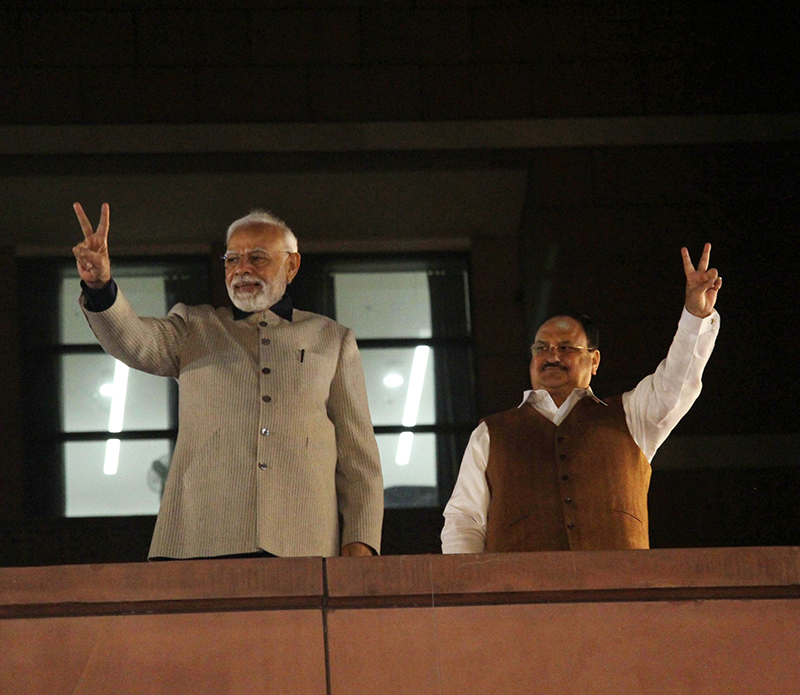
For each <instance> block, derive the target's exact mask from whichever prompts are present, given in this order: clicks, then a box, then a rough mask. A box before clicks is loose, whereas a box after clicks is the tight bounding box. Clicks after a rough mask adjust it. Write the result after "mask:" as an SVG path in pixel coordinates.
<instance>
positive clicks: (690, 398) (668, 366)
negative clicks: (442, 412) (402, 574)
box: [442, 244, 722, 553]
mask: <svg viewBox="0 0 800 695" xmlns="http://www.w3.org/2000/svg"><path fill="white" fill-rule="evenodd" d="M681 254H682V256H683V266H684V272H685V273H686V303H685V306H684V311H683V315H682V316H681V320H680V322H679V324H678V331H677V333H676V335H675V338H674V340H673V342H672V345H671V347H670V349H669V353H668V354H667V357H666V359H664V360H663V361H662V362H661V364H660V365H659V366H658V368H657V369H656V371H655V373H653V374H651V375H650V376H648V377H646V378H645V379H643V380H642V381H641V382H639V384H638V385H637V386H636V388H635V389H633V390H632V391H628V392H627V393H624V394H622V395H621V396H615V397H613V398H609V399H607V400H606V401H602V400H600V399H599V398H597V397H596V396H595V395H594V393H593V392H592V389H591V387H590V385H589V384H590V382H591V379H592V376H593V375H594V374H596V373H597V369H598V367H599V365H600V351H599V349H598V348H599V343H598V337H599V334H598V331H597V329H596V327H595V326H594V325H593V324H592V323H591V321H590V320H589V319H588V318H587V317H585V316H581V315H579V314H570V315H559V316H554V317H552V318H550V319H548V320H547V321H545V322H544V323H543V324H542V325H541V326H540V327H539V330H538V331H537V332H536V339H535V341H534V343H533V345H532V346H531V353H532V357H531V364H530V375H531V386H532V387H533V389H532V390H531V391H526V392H525V395H524V398H523V401H522V403H521V404H520V406H519V407H518V408H513V409H511V410H506V411H504V412H501V413H497V414H495V415H492V416H490V417H488V418H486V419H484V420H483V421H482V422H481V423H480V425H478V427H477V428H476V429H475V431H474V432H473V433H472V437H471V438H470V441H469V444H468V446H467V450H466V451H465V453H464V458H463V460H462V463H461V471H460V473H459V476H458V481H457V482H456V486H455V489H454V490H453V495H452V497H451V498H450V501H449V502H448V504H447V507H446V508H445V511H444V516H445V525H444V529H443V531H442V551H443V552H445V553H480V552H514V551H533V550H621V549H633V548H648V547H649V545H650V543H649V536H648V521H647V490H648V487H649V484H650V460H651V459H652V458H653V455H654V454H655V452H656V449H658V447H659V446H660V445H661V444H662V443H663V442H664V440H665V439H666V438H667V436H668V435H669V433H670V432H671V431H672V429H673V428H674V427H675V425H676V424H677V423H678V421H679V420H680V419H681V418H682V417H683V416H684V415H685V414H686V413H687V412H688V410H689V408H690V407H691V406H692V404H693V403H694V401H695V399H696V398H697V396H698V395H699V394H700V389H701V376H702V373H703V369H704V367H705V365H706V362H707V361H708V358H709V357H710V355H711V351H712V350H713V348H714V342H715V340H716V336H717V333H718V331H719V314H717V312H716V311H715V309H714V305H715V303H716V300H717V293H718V292H719V289H720V287H721V286H722V278H721V277H720V276H719V274H718V272H717V271H716V269H714V268H709V267H708V265H709V258H710V254H711V245H710V244H706V245H705V248H704V249H703V254H702V256H701V258H700V262H699V263H698V265H697V268H695V267H694V265H693V264H692V261H691V259H690V257H689V252H688V251H687V250H686V249H685V248H684V249H681Z"/></svg>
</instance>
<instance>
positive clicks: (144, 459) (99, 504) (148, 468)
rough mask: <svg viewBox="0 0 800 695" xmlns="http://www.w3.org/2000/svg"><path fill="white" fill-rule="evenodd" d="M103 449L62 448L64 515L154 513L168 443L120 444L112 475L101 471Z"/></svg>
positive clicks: (101, 445)
mask: <svg viewBox="0 0 800 695" xmlns="http://www.w3.org/2000/svg"><path fill="white" fill-rule="evenodd" d="M116 441H119V440H116ZM106 448H107V443H106V442H67V443H66V444H65V445H64V465H65V476H64V477H65V485H66V515H67V516H71V517H74V516H134V515H138V514H157V513H158V507H159V505H160V503H161V489H162V485H163V482H162V480H163V477H164V476H163V473H164V471H165V470H166V468H167V465H168V464H167V462H168V460H169V459H168V457H169V452H170V442H169V440H167V439H161V440H145V441H128V442H121V444H120V448H119V458H118V460H117V470H116V473H114V474H113V475H108V474H106V473H104V472H103V469H104V466H105V463H106ZM155 462H158V463H155ZM154 463H155V465H154ZM159 463H160V464H161V465H158V464H159Z"/></svg>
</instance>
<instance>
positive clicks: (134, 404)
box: [60, 354, 170, 432]
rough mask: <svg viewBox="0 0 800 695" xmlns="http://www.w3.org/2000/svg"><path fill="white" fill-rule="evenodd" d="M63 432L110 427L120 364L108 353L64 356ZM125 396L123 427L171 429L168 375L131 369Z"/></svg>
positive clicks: (62, 363) (62, 383)
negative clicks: (154, 374)
mask: <svg viewBox="0 0 800 695" xmlns="http://www.w3.org/2000/svg"><path fill="white" fill-rule="evenodd" d="M60 359H61V387H62V388H61V393H62V395H63V398H62V411H61V412H62V418H61V423H62V431H64V432H90V431H98V430H108V429H109V416H110V414H111V404H112V400H113V399H114V398H115V397H117V398H120V397H121V392H120V393H119V394H118V395H116V396H115V388H116V390H117V391H120V387H122V384H121V383H119V382H117V386H116V387H115V378H114V377H115V370H116V363H117V360H115V359H114V358H113V357H110V356H109V355H104V354H88V355H80V354H79V355H63V356H62V357H61V358H60ZM124 381H125V386H126V389H125V392H124V393H125V395H124V397H122V399H121V401H120V407H121V408H122V423H121V425H122V429H123V430H157V429H168V428H169V426H170V424H169V414H168V407H169V398H168V395H169V391H168V388H169V381H168V380H167V379H165V378H164V377H160V376H153V375H151V374H145V373H144V372H139V371H137V370H135V369H131V370H128V372H127V378H126V379H125V380H124Z"/></svg>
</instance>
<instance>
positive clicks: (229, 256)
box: [220, 249, 294, 269]
mask: <svg viewBox="0 0 800 695" xmlns="http://www.w3.org/2000/svg"><path fill="white" fill-rule="evenodd" d="M278 253H285V254H288V255H290V256H291V255H292V254H293V253H294V251H279V252H278ZM253 254H259V255H262V256H263V257H264V260H262V261H253V260H252V256H253ZM220 258H221V260H222V264H223V265H224V266H225V268H226V269H228V268H238V267H239V264H240V263H241V262H242V258H245V259H246V260H247V262H248V263H249V264H250V265H251V266H253V267H254V268H263V267H264V266H265V265H267V264H268V263H269V262H270V261H272V260H273V257H272V256H271V255H270V254H269V253H268V252H267V251H264V250H262V249H253V250H252V251H245V252H244V253H239V252H237V251H226V252H225V254H224V255H222V256H220ZM234 259H236V260H235V262H234ZM229 261H230V262H229Z"/></svg>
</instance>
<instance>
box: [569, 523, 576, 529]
mask: <svg viewBox="0 0 800 695" xmlns="http://www.w3.org/2000/svg"><path fill="white" fill-rule="evenodd" d="M567 528H569V529H572V528H575V524H573V523H572V522H570V523H569V524H567Z"/></svg>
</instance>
